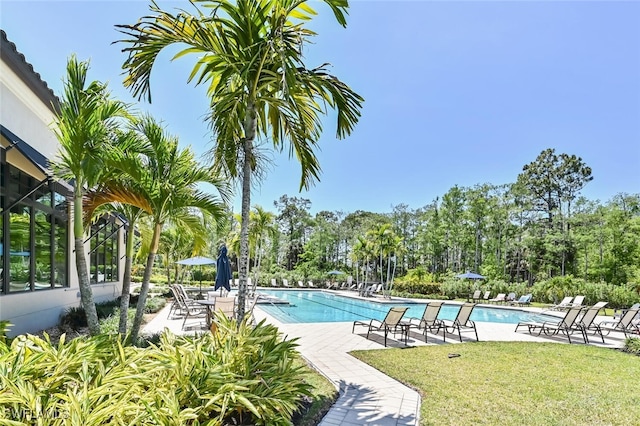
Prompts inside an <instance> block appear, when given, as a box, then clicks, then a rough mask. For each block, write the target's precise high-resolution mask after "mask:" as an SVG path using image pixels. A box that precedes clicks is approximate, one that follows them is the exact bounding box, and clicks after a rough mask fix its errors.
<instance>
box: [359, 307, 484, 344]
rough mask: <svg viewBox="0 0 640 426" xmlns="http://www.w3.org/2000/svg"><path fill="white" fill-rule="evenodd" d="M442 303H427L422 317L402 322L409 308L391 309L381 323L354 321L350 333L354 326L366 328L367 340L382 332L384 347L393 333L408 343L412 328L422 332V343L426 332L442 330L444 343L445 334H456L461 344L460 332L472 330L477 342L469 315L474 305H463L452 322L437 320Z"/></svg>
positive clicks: (436, 332)
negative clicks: (372, 333)
mask: <svg viewBox="0 0 640 426" xmlns="http://www.w3.org/2000/svg"><path fill="white" fill-rule="evenodd" d="M443 304H444V302H439V301H438V302H429V303H428V304H427V306H426V307H425V309H424V312H423V314H422V317H420V318H413V317H411V318H407V319H406V320H405V321H403V318H404V315H405V313H406V312H407V310H408V309H409V308H407V307H392V308H391V309H389V312H387V315H386V316H385V317H384V319H383V320H382V321H380V320H377V319H371V320H369V321H354V322H353V326H352V328H351V332H352V333H354V332H355V329H356V326H365V327H367V339H368V338H369V335H370V334H371V332H376V331H377V332H382V333H383V334H384V346H387V336H388V335H389V334H390V333H393V334H394V336H395V335H396V334H398V333H400V334H401V335H402V336H403V337H404V342H405V345H406V344H407V342H408V338H409V332H410V331H411V329H412V328H417V329H418V330H422V331H423V334H424V341H425V342H427V332H430V333H432V334H435V335H438V334H439V333H440V330H442V339H443V341H446V336H447V333H450V334H454V333H456V332H457V334H458V336H459V338H460V341H461V342H462V330H463V329H464V330H473V332H474V334H475V338H476V341H477V340H478V331H477V329H476V324H475V322H473V321H471V319H470V318H471V313H472V312H473V308H474V307H475V306H476V304H475V303H464V304H463V305H462V306H461V307H460V310H459V311H458V314H457V315H456V318H455V319H454V320H446V319H439V318H438V314H439V312H440V309H441V308H442V305H443Z"/></svg>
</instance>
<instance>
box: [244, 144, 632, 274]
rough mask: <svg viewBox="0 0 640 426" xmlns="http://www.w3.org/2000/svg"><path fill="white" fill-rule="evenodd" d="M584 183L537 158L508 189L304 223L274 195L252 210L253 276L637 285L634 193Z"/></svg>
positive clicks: (558, 157)
mask: <svg viewBox="0 0 640 426" xmlns="http://www.w3.org/2000/svg"><path fill="white" fill-rule="evenodd" d="M592 178H593V177H592V171H591V169H590V168H589V167H588V166H587V165H586V164H585V163H584V162H583V161H582V159H581V158H579V157H577V156H575V155H568V154H564V153H561V154H557V153H556V152H555V150H554V149H546V150H544V151H542V152H541V153H540V155H539V156H538V157H537V158H536V159H535V160H534V161H532V162H531V163H529V164H526V165H524V166H523V169H522V172H521V173H520V174H519V175H518V176H517V178H516V180H515V182H513V183H511V184H504V185H492V184H488V183H485V184H478V185H475V186H473V187H460V186H454V187H452V188H451V189H449V191H447V193H445V194H443V195H442V196H439V197H437V198H436V199H434V200H433V201H432V202H431V203H429V204H428V205H426V206H423V207H419V208H411V207H409V206H408V205H406V204H399V205H396V206H393V208H392V211H390V212H389V213H384V214H380V213H372V212H366V211H360V210H359V211H355V212H350V213H345V212H342V211H320V212H318V213H317V214H315V215H311V213H310V208H311V200H309V199H305V198H302V197H290V196H287V195H283V196H282V197H280V199H279V200H276V201H275V202H274V209H275V211H273V212H267V211H265V210H264V209H263V208H261V207H254V209H253V211H252V220H251V226H250V230H249V233H250V238H249V241H250V251H251V252H252V253H253V254H252V255H251V258H252V259H254V262H253V263H252V268H258V269H261V270H263V271H265V272H268V273H270V274H277V273H282V272H285V273H286V272H295V273H297V274H298V275H299V276H300V278H301V279H302V278H304V277H318V278H321V277H322V273H323V271H324V272H326V271H329V270H330V269H344V270H345V272H348V273H350V274H353V275H354V276H357V277H358V278H359V279H360V280H364V279H365V278H366V279H369V280H376V281H380V282H388V281H389V280H390V279H391V277H392V276H399V275H404V274H406V273H408V272H409V271H412V273H417V274H419V275H423V276H425V277H426V276H427V274H428V275H429V279H432V280H436V281H437V280H439V279H440V278H441V277H442V276H445V275H447V274H451V273H459V272H464V271H467V270H471V271H476V272H479V273H482V274H483V275H485V276H487V277H489V278H493V279H499V280H504V281H506V282H513V283H521V282H524V283H527V284H529V285H532V284H533V283H534V282H536V281H540V280H545V279H548V278H552V277H556V276H567V275H572V276H575V277H579V278H583V279H585V280H587V281H590V282H606V283H611V284H625V283H628V282H632V281H636V282H637V281H639V280H640V194H623V193H620V194H617V195H615V196H613V197H612V198H611V199H610V200H607V201H606V202H604V203H602V202H600V201H599V200H588V199H586V198H585V197H583V196H581V195H580V191H581V189H582V188H583V187H584V186H585V185H587V184H588V183H589V182H590V181H591V180H592ZM258 218H259V219H258ZM231 240H232V241H233V237H232V238H231ZM258 259H259V263H258ZM425 279H426V278H425Z"/></svg>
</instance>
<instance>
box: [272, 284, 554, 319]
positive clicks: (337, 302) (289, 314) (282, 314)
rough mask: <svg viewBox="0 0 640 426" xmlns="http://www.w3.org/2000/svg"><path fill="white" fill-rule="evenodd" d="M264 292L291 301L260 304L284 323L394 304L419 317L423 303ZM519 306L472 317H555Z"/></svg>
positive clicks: (373, 312)
mask: <svg viewBox="0 0 640 426" xmlns="http://www.w3.org/2000/svg"><path fill="white" fill-rule="evenodd" d="M260 293H261V294H267V295H269V296H275V297H277V298H278V299H281V300H284V301H287V302H289V304H268V303H262V304H260V308H261V309H263V310H264V311H265V312H267V313H268V314H269V315H271V316H273V317H275V318H276V319H277V320H278V321H280V322H283V323H288V324H289V323H310V322H348V321H356V320H369V319H372V318H374V319H377V320H382V319H383V318H384V316H385V315H386V314H387V312H388V311H389V308H391V307H392V306H406V307H408V308H409V310H408V311H407V313H406V314H405V318H411V317H415V318H420V317H422V314H423V312H424V308H425V306H426V305H425V304H424V303H393V304H389V303H378V302H374V301H369V300H362V299H355V298H351V297H345V296H340V295H337V294H334V293H330V292H324V291H309V290H303V291H299V290H260ZM459 309H460V306H459V305H453V304H452V305H447V304H445V305H443V306H442V309H441V310H440V313H439V314H438V318H440V319H448V320H453V319H455V317H456V315H457V314H458V310H459ZM554 318H555V317H551V316H542V315H540V314H535V313H531V312H525V311H521V310H517V309H502V308H499V307H495V308H494V307H484V306H479V307H476V308H475V309H474V310H473V313H472V314H471V320H473V321H483V322H494V323H502V324H517V323H518V322H520V321H531V320H545V319H554Z"/></svg>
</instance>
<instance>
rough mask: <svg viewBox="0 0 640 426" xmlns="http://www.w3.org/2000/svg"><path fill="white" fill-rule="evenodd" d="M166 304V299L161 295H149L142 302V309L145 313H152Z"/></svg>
mask: <svg viewBox="0 0 640 426" xmlns="http://www.w3.org/2000/svg"><path fill="white" fill-rule="evenodd" d="M166 304H167V300H166V299H164V298H162V297H150V298H148V299H147V300H146V302H145V304H144V311H145V312H146V313H147V314H154V313H156V312H158V311H160V310H161V309H162V308H164V306H165V305H166Z"/></svg>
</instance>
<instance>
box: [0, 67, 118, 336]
mask: <svg viewBox="0 0 640 426" xmlns="http://www.w3.org/2000/svg"><path fill="white" fill-rule="evenodd" d="M54 117H55V116H54V114H53V112H52V110H51V109H50V108H49V107H48V105H45V104H44V103H43V102H42V100H41V99H40V98H39V97H38V96H36V95H35V94H34V93H33V92H32V91H31V90H30V89H29V87H28V86H27V85H26V84H25V83H24V82H23V81H22V80H21V79H20V77H19V76H18V75H16V74H15V73H14V72H13V70H12V69H11V68H10V67H8V66H7V64H5V63H4V61H0V124H2V125H3V126H4V127H6V128H7V129H8V130H9V131H11V132H12V133H14V134H15V135H16V136H18V137H19V138H20V139H22V140H23V141H25V142H26V143H28V144H29V145H31V146H32V147H33V148H35V149H37V150H38V151H39V152H40V153H41V154H43V155H45V156H46V157H47V158H49V159H52V158H54V156H55V154H56V152H57V150H58V147H59V144H58V141H57V139H56V136H55V134H54V132H53V131H52V130H51V128H50V127H49V126H50V124H51V123H52V122H53V120H54ZM11 151H15V150H11ZM11 151H9V152H8V153H7V162H8V163H11V164H13V165H15V166H17V167H19V168H21V169H23V171H25V172H27V173H29V174H32V175H33V169H35V167H31V166H30V165H29V164H27V162H25V161H16V162H13V161H11V159H12V157H10V155H9V154H11V155H16V153H14V152H11ZM23 165H24V168H23ZM70 214H71V212H70ZM71 219H72V217H71V216H70V217H69V232H68V235H69V241H68V247H69V256H68V260H69V265H68V271H69V277H68V278H69V287H67V288H56V289H46V290H37V291H33V292H26V293H16V294H0V320H7V321H9V322H11V324H12V325H11V329H10V330H9V333H8V335H9V336H15V335H18V334H23V333H30V332H31V333H34V332H37V331H39V330H42V329H45V328H50V327H53V326H55V325H56V324H58V322H59V319H60V315H61V314H62V313H63V312H64V311H65V310H66V309H67V308H70V307H77V306H80V291H79V285H78V274H77V272H76V267H75V254H74V253H73V248H74V241H73V226H72V224H73V221H72V220H71ZM118 238H119V254H120V260H119V271H118V272H119V277H120V280H119V281H118V282H114V283H101V284H94V285H92V286H91V288H92V290H93V296H94V300H95V301H96V303H99V302H104V301H108V300H113V299H115V298H116V297H118V296H119V295H120V291H121V289H122V281H121V279H122V276H123V275H124V259H122V257H123V255H124V250H125V246H124V232H123V230H122V229H121V230H120V232H118ZM89 249H90V247H89V243H87V244H86V245H85V254H86V256H87V265H89V256H88V254H89Z"/></svg>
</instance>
